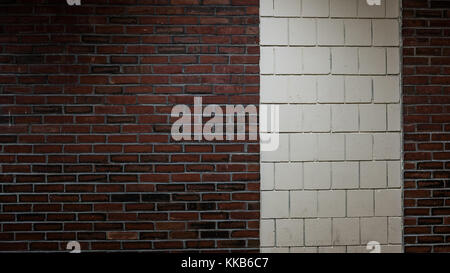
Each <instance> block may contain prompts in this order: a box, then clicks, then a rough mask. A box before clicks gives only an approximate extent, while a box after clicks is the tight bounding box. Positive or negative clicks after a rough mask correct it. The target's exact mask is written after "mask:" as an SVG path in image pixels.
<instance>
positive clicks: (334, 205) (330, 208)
mask: <svg viewBox="0 0 450 273" xmlns="http://www.w3.org/2000/svg"><path fill="white" fill-rule="evenodd" d="M318 216H319V217H344V216H345V191H342V190H332V191H319V192H318Z"/></svg>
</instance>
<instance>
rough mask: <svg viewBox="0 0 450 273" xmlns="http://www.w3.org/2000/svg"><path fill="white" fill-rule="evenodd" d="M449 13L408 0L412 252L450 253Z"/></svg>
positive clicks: (407, 201) (408, 237) (407, 183)
mask: <svg viewBox="0 0 450 273" xmlns="http://www.w3.org/2000/svg"><path fill="white" fill-rule="evenodd" d="M449 10H450V2H448V1H430V0H428V1H426V0H421V1H418V0H405V1H403V45H404V48H403V75H404V77H403V93H404V95H403V103H404V167H405V171H404V188H405V190H404V214H405V219H404V226H405V229H404V243H405V251H406V252H450V247H449V243H450V200H449V196H450V190H449V188H450V184H449V178H450V172H449V171H448V169H449V167H450V165H449V162H448V161H449V159H450V152H449V149H450V146H449V143H448V141H449V140H450V137H449V136H450V134H449V132H450V124H449V123H450V115H449V112H450V108H449V103H450V70H449V68H448V66H449V65H450V31H449V29H448V27H449V26H450V19H449V18H450V12H449Z"/></svg>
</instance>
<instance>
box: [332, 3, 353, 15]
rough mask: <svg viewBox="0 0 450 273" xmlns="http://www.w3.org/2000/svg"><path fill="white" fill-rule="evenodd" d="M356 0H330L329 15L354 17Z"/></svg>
mask: <svg viewBox="0 0 450 273" xmlns="http://www.w3.org/2000/svg"><path fill="white" fill-rule="evenodd" d="M356 12H357V0H331V1H330V15H331V17H356Z"/></svg>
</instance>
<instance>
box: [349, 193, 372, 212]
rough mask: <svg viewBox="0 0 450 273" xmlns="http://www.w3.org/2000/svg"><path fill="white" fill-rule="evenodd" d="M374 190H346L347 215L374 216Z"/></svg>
mask: <svg viewBox="0 0 450 273" xmlns="http://www.w3.org/2000/svg"><path fill="white" fill-rule="evenodd" d="M374 211H375V209H374V192H373V191H372V190H352V191H347V215H348V216H349V217H360V216H365V217H368V216H374Z"/></svg>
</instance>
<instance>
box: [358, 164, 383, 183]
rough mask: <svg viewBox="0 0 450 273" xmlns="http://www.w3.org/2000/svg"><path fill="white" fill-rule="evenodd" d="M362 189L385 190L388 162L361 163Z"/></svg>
mask: <svg viewBox="0 0 450 273" xmlns="http://www.w3.org/2000/svg"><path fill="white" fill-rule="evenodd" d="M360 168H361V169H360V173H361V178H360V179H361V181H360V186H361V188H369V189H372V188H385V187H386V186H387V179H386V177H387V171H386V162H383V161H368V162H361V163H360Z"/></svg>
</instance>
